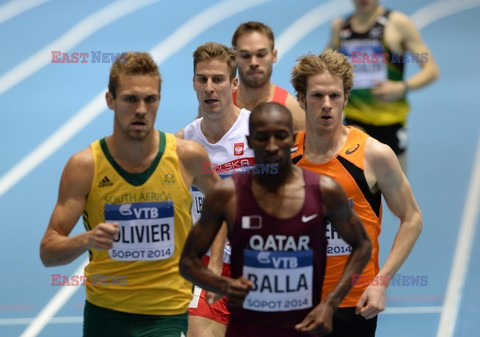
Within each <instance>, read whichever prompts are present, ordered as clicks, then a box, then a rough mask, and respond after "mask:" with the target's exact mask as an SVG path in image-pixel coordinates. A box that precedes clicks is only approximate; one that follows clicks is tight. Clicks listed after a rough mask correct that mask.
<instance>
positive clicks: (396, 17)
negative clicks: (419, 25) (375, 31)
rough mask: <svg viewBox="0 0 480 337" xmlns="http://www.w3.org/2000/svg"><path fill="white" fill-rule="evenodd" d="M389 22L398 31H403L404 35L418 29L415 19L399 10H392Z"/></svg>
mask: <svg viewBox="0 0 480 337" xmlns="http://www.w3.org/2000/svg"><path fill="white" fill-rule="evenodd" d="M388 24H389V25H391V26H392V28H394V29H395V30H396V31H398V32H400V33H402V35H407V34H408V33H409V32H411V31H412V30H414V31H416V30H417V29H416V28H415V24H414V23H413V21H412V20H411V19H410V18H409V17H408V16H407V15H406V14H404V13H402V12H398V11H392V12H391V13H390V16H389V17H388Z"/></svg>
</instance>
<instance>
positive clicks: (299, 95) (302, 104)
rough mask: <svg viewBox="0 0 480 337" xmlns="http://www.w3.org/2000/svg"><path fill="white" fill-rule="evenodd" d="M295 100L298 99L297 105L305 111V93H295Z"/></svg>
mask: <svg viewBox="0 0 480 337" xmlns="http://www.w3.org/2000/svg"><path fill="white" fill-rule="evenodd" d="M297 101H298V105H300V108H302V109H303V111H305V95H304V94H302V93H297Z"/></svg>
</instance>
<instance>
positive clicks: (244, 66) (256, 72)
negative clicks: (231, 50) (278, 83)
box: [235, 32, 277, 88]
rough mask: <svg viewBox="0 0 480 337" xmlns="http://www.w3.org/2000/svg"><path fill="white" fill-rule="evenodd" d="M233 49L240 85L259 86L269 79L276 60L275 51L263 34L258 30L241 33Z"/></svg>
mask: <svg viewBox="0 0 480 337" xmlns="http://www.w3.org/2000/svg"><path fill="white" fill-rule="evenodd" d="M235 49H236V50H237V65H238V75H239V77H240V83H242V85H246V86H247V87H250V88H259V87H261V86H263V85H265V83H267V82H268V81H270V77H271V76H272V69H273V64H274V63H275V62H277V51H276V50H272V45H271V44H270V42H269V40H268V38H267V37H266V36H265V35H263V34H261V33H259V32H252V33H247V34H244V35H241V36H240V37H239V38H238V40H237V46H236V48H235Z"/></svg>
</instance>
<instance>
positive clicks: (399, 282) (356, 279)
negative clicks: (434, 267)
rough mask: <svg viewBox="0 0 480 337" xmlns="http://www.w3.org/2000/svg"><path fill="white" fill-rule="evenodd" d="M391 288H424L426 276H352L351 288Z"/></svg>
mask: <svg viewBox="0 0 480 337" xmlns="http://www.w3.org/2000/svg"><path fill="white" fill-rule="evenodd" d="M388 285H390V286H393V287H426V286H428V275H402V274H395V275H393V276H392V277H389V276H385V275H383V276H380V275H376V276H374V277H370V276H367V275H361V274H353V275H352V286H385V287H387V286H388Z"/></svg>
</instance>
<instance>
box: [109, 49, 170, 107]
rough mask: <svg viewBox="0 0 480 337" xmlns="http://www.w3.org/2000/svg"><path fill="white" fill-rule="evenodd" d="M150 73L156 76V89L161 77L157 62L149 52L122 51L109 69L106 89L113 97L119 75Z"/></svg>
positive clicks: (160, 82) (159, 84)
mask: <svg viewBox="0 0 480 337" xmlns="http://www.w3.org/2000/svg"><path fill="white" fill-rule="evenodd" d="M122 74H123V75H150V76H153V77H158V90H159V91H160V88H161V86H162V77H161V76H160V71H159V69H158V66H157V64H156V63H155V61H154V60H153V58H152V56H151V55H150V54H149V53H143V52H127V53H122V54H121V55H120V57H119V58H117V59H116V60H115V62H113V64H112V68H111V69H110V78H109V81H108V91H109V92H110V94H112V96H113V98H115V95H116V90H117V87H118V81H119V78H120V75H122Z"/></svg>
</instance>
